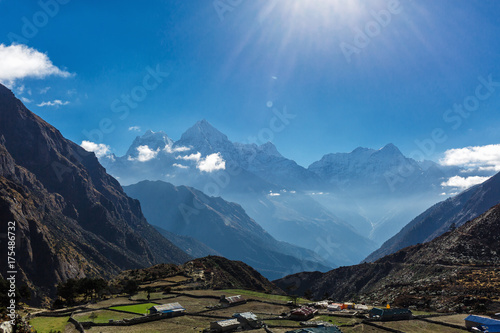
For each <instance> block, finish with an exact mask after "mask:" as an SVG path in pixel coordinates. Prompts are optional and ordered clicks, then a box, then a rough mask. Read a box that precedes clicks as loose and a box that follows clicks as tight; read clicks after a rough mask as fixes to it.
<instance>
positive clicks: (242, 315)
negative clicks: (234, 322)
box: [233, 312, 257, 321]
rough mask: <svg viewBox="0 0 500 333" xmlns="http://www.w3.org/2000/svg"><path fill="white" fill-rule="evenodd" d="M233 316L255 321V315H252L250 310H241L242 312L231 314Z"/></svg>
mask: <svg viewBox="0 0 500 333" xmlns="http://www.w3.org/2000/svg"><path fill="white" fill-rule="evenodd" d="M233 317H234V318H243V319H246V320H247V321H256V320H257V316H256V315H254V314H253V313H252V312H242V313H235V314H233Z"/></svg>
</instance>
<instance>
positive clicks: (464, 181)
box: [441, 176, 490, 190]
mask: <svg viewBox="0 0 500 333" xmlns="http://www.w3.org/2000/svg"><path fill="white" fill-rule="evenodd" d="M489 178H490V177H480V176H472V177H460V176H455V177H451V178H450V179H448V180H447V181H446V182H443V183H441V186H444V187H454V188H458V189H460V190H466V189H468V188H469V187H472V186H474V185H477V184H481V183H484V182H485V181H486V180H488V179H489Z"/></svg>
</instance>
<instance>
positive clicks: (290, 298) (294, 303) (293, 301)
mask: <svg viewBox="0 0 500 333" xmlns="http://www.w3.org/2000/svg"><path fill="white" fill-rule="evenodd" d="M288 299H289V300H290V301H291V302H292V303H293V305H295V306H297V300H298V299H299V296H297V295H288Z"/></svg>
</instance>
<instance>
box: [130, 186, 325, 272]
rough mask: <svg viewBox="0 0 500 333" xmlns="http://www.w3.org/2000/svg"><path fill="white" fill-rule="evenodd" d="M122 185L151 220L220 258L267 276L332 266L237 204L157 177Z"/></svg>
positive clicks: (154, 223) (323, 268)
mask: <svg viewBox="0 0 500 333" xmlns="http://www.w3.org/2000/svg"><path fill="white" fill-rule="evenodd" d="M124 189H125V191H126V192H127V194H128V195H130V196H131V197H133V198H136V199H138V200H139V201H140V202H141V205H142V208H143V211H144V215H145V216H146V217H147V218H148V221H150V222H151V223H152V224H153V225H155V226H158V227H160V228H161V229H164V230H166V231H168V232H171V233H174V234H176V235H181V236H187V237H191V238H194V239H196V240H198V241H199V242H201V243H203V244H206V245H207V246H208V247H210V248H211V249H214V250H215V251H217V252H218V253H220V254H222V255H223V256H225V257H226V258H229V259H232V260H241V261H243V262H245V263H247V264H248V265H251V266H252V267H254V268H255V269H257V270H258V271H259V272H261V273H262V274H263V275H264V276H266V277H268V278H272V279H275V278H280V277H283V276H285V275H287V274H290V273H292V272H294V273H295V272H300V271H304V270H307V269H308V268H310V267H314V268H315V269H317V270H323V271H327V270H328V269H329V267H332V266H329V265H328V264H326V263H325V262H324V261H323V260H322V259H321V257H320V256H319V255H317V254H316V253H314V252H313V251H310V250H306V249H304V248H300V247H297V246H292V245H290V244H286V243H283V242H279V241H277V240H276V239H274V238H273V237H272V236H271V235H270V234H268V233H267V232H266V231H265V230H264V229H262V227H261V226H260V225H259V224H257V222H255V221H254V220H253V219H251V218H250V217H249V216H248V215H247V214H246V212H245V210H244V209H243V208H242V207H241V206H240V205H238V204H235V203H232V202H227V201H225V200H224V199H222V198H220V197H209V196H207V195H205V194H204V193H203V192H201V191H198V190H196V189H194V188H190V187H187V186H174V185H172V184H169V183H165V182H161V181H155V182H151V181H142V182H140V183H138V184H135V185H130V186H126V187H124ZM178 245H181V244H179V243H178ZM183 249H184V250H185V251H187V250H188V249H187V248H183Z"/></svg>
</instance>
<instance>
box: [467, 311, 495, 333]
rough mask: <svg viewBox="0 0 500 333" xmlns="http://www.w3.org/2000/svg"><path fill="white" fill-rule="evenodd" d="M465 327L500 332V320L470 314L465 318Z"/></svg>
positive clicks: (491, 332)
mask: <svg viewBox="0 0 500 333" xmlns="http://www.w3.org/2000/svg"><path fill="white" fill-rule="evenodd" d="M465 327H467V329H469V330H472V329H474V330H475V331H479V332H487V333H500V320H497V319H492V318H488V317H483V316H476V315H470V316H467V317H466V318H465Z"/></svg>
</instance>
